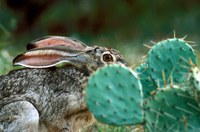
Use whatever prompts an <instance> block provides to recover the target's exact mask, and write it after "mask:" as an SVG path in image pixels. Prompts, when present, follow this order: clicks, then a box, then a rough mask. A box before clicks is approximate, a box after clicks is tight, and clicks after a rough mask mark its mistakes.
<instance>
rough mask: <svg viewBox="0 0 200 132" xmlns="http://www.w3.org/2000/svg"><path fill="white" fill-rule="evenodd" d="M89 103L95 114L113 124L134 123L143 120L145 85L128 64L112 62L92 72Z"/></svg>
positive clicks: (105, 121)
mask: <svg viewBox="0 0 200 132" xmlns="http://www.w3.org/2000/svg"><path fill="white" fill-rule="evenodd" d="M85 97H86V103H87V106H88V109H89V110H90V111H91V112H92V113H93V114H94V116H95V118H96V119H97V120H99V121H101V122H104V123H107V124H111V125H133V124H137V123H141V122H142V120H143V111H142V103H143V97H142V89H141V84H140V82H139V80H138V78H137V75H136V74H135V73H134V72H132V71H131V70H130V69H129V68H127V67H124V66H119V65H109V66H106V67H103V68H102V69H99V70H98V71H97V72H95V74H94V75H92V76H91V77H90V79H89V82H88V87H87V89H86V96H85Z"/></svg>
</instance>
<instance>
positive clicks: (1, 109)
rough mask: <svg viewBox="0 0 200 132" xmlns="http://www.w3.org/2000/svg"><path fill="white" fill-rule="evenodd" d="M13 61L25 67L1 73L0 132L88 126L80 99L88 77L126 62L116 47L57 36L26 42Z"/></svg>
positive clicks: (90, 119)
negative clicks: (91, 45)
mask: <svg viewBox="0 0 200 132" xmlns="http://www.w3.org/2000/svg"><path fill="white" fill-rule="evenodd" d="M13 63H14V65H21V66H24V67H26V68H23V69H19V70H14V71H11V72H10V73H8V74H7V75H3V76H0V131H4V132H19V131H20V132H22V131H23V132H38V131H39V132H41V131H42V132H43V131H44V132H46V131H48V132H56V131H70V132H75V131H78V130H79V129H80V128H81V127H83V126H88V125H89V124H91V123H92V122H93V121H94V119H93V116H92V114H91V113H90V112H89V111H88V110H87V107H86V105H85V102H84V90H85V88H86V86H87V79H88V77H89V76H90V75H91V74H92V73H93V72H94V71H96V70H97V69H98V68H100V67H102V66H104V65H107V64H112V63H118V64H122V65H126V62H125V60H124V59H123V57H122V56H121V55H120V53H119V52H118V51H116V50H113V49H109V48H105V47H99V46H94V47H89V46H87V45H85V44H83V43H82V42H79V41H77V40H73V39H71V38H67V37H58V36H48V37H44V38H42V39H38V40H35V41H33V42H31V43H29V44H28V45H27V51H26V52H25V53H24V54H21V55H19V56H17V57H16V58H15V59H14V61H13ZM60 63H62V64H63V65H62V66H60V67H58V66H57V67H56V65H57V64H60ZM97 92H98V91H97Z"/></svg>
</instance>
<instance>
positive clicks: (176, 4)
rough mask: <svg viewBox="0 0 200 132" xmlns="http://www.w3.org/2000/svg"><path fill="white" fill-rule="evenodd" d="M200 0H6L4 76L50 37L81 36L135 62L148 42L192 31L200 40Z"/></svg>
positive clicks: (0, 44)
mask: <svg viewBox="0 0 200 132" xmlns="http://www.w3.org/2000/svg"><path fill="white" fill-rule="evenodd" d="M199 25H200V1H199V0H107V1H104V0H51V1H50V0H40V1H39V0H38V1H36V0H1V1H0V74H4V73H6V72H7V71H8V70H10V69H12V68H13V67H12V63H11V62H12V59H13V57H14V56H16V55H17V54H19V53H21V52H23V51H24V50H25V47H26V44H27V43H28V42H30V41H32V40H34V39H36V38H40V37H42V36H46V35H61V36H69V37H73V38H77V39H79V40H81V41H83V42H85V43H86V44H88V45H101V46H106V47H112V48H116V49H118V50H120V51H121V52H122V54H123V55H124V56H125V58H126V59H127V60H128V62H129V64H130V65H134V64H138V63H139V61H140V59H141V57H142V56H143V55H145V54H146V52H147V50H148V49H147V48H144V46H143V44H150V41H155V42H157V41H160V40H163V39H166V38H171V37H173V32H174V30H175V31H176V36H177V37H184V36H185V35H188V40H193V41H196V42H197V45H198V42H199V41H200V39H199V36H200V30H199V29H200V28H199V27H200V26H199Z"/></svg>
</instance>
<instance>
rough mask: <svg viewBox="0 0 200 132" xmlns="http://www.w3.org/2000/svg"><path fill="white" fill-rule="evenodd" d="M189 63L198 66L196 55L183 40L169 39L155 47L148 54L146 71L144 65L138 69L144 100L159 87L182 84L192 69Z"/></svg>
mask: <svg viewBox="0 0 200 132" xmlns="http://www.w3.org/2000/svg"><path fill="white" fill-rule="evenodd" d="M189 61H192V62H193V63H194V64H196V55H195V53H194V51H193V49H192V47H191V46H190V45H189V44H187V43H186V42H185V41H184V40H182V39H177V38H173V39H168V40H164V41H161V42H158V43H157V44H156V45H154V46H153V47H152V49H151V50H150V51H149V53H148V57H147V60H146V62H145V63H146V64H145V70H143V71H141V69H142V67H144V64H142V65H141V66H140V67H138V68H137V69H136V72H139V78H141V83H142V87H143V93H144V98H146V97H148V95H149V94H150V93H151V91H153V90H155V89H156V88H158V87H159V88H161V87H163V86H164V85H167V84H170V83H173V84H179V83H182V82H183V81H184V80H185V79H186V78H187V76H188V71H189V70H190V68H191V65H190V64H189ZM171 81H172V82H171Z"/></svg>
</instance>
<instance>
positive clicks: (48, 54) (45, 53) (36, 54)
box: [13, 46, 89, 68]
mask: <svg viewBox="0 0 200 132" xmlns="http://www.w3.org/2000/svg"><path fill="white" fill-rule="evenodd" d="M88 59H89V55H87V54H86V53H85V52H84V51H79V50H72V49H69V48H67V47H63V46H57V47H45V48H39V49H32V50H30V51H27V52H25V53H24V54H21V55H19V56H17V57H16V58H15V59H14V60H13V64H14V65H20V66H25V67H29V68H48V67H53V66H55V65H57V64H60V63H63V62H66V63H68V64H72V65H76V66H81V65H83V64H86V63H87V61H88Z"/></svg>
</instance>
